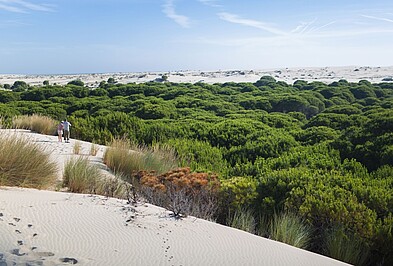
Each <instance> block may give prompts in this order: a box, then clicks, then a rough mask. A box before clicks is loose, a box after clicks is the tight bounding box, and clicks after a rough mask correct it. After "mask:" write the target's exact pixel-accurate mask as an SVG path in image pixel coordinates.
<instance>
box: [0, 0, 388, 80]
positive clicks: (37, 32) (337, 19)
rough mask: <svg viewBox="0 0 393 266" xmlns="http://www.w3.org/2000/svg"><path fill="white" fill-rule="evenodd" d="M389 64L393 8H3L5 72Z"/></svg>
mask: <svg viewBox="0 0 393 266" xmlns="http://www.w3.org/2000/svg"><path fill="white" fill-rule="evenodd" d="M349 65H357V66H388V65H393V1H391V0H389V1H388V0H374V1H365V0H357V1H353V0H341V1H336V0H329V1H318V0H314V1H311V0H308V1H306V0H284V1H283V0H276V1H273V0H270V1H263V0H236V1H235V0H0V73H20V74H61V73H64V74H67V73H102V72H142V71H177V70H205V71H207V70H220V69H221V70H224V69H244V70H246V69H254V70H256V69H270V68H282V67H310V66H321V67H324V66H349Z"/></svg>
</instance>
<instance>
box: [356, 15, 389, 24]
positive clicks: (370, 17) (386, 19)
mask: <svg viewBox="0 0 393 266" xmlns="http://www.w3.org/2000/svg"><path fill="white" fill-rule="evenodd" d="M361 16H362V17H365V18H369V19H375V20H380V21H385V22H390V23H393V19H389V18H382V17H374V16H369V15H361Z"/></svg>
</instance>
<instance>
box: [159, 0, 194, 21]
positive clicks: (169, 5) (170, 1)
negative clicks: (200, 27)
mask: <svg viewBox="0 0 393 266" xmlns="http://www.w3.org/2000/svg"><path fill="white" fill-rule="evenodd" d="M162 11H163V12H164V14H165V15H166V16H167V17H168V18H170V19H172V20H174V21H175V22H176V23H177V24H179V25H180V26H182V27H183V28H189V27H190V19H189V18H188V17H186V16H183V15H179V14H177V13H176V10H175V5H174V0H167V1H166V2H165V4H164V6H163V10H162Z"/></svg>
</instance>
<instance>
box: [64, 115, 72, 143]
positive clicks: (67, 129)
mask: <svg viewBox="0 0 393 266" xmlns="http://www.w3.org/2000/svg"><path fill="white" fill-rule="evenodd" d="M70 128H71V123H70V122H68V121H67V119H66V120H65V121H64V122H63V130H64V141H65V142H66V143H69V142H70Z"/></svg>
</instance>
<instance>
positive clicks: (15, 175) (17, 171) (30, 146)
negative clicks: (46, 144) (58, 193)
mask: <svg viewBox="0 0 393 266" xmlns="http://www.w3.org/2000/svg"><path fill="white" fill-rule="evenodd" d="M0 143H1V145H0V185H3V186H21V187H30V188H39V189H42V188H47V187H50V186H52V185H53V184H54V183H55V180H56V174H57V167H56V164H55V163H54V162H52V161H51V160H50V156H49V154H47V153H45V152H44V151H43V150H41V149H40V148H39V147H38V145H36V144H34V143H30V142H29V141H28V140H27V139H26V138H23V137H21V136H17V135H4V134H0Z"/></svg>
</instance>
